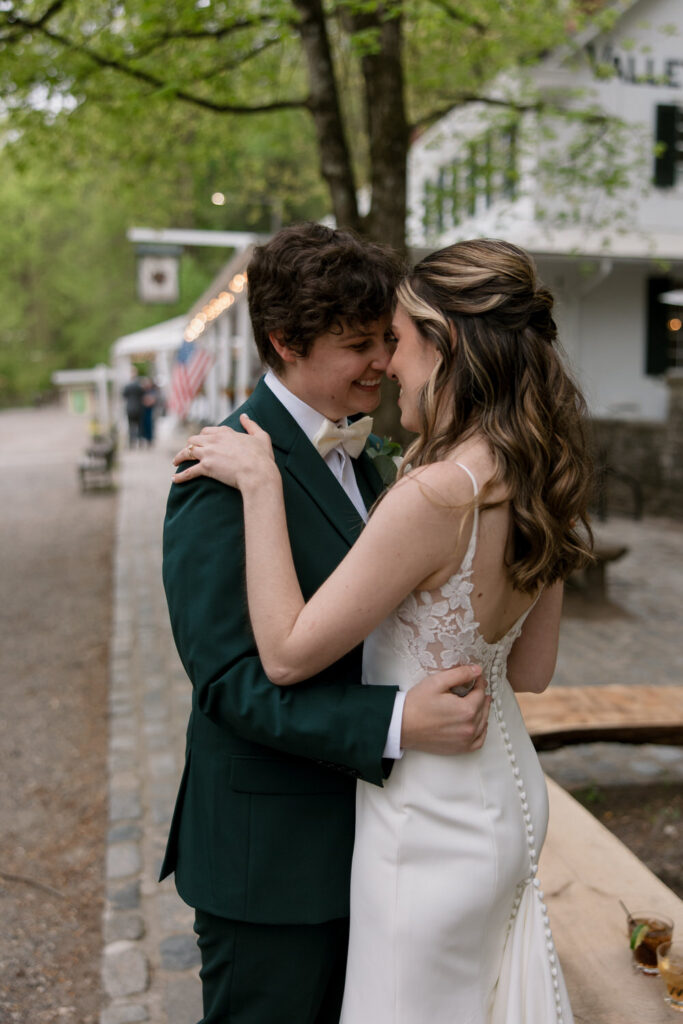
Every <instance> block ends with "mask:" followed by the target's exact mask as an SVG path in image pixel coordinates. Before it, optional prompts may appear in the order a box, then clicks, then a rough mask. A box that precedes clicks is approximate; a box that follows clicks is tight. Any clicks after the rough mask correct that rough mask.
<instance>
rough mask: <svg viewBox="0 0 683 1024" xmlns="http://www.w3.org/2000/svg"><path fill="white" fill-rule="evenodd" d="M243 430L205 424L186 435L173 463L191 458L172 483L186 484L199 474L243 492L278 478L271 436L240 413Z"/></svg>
mask: <svg viewBox="0 0 683 1024" xmlns="http://www.w3.org/2000/svg"><path fill="white" fill-rule="evenodd" d="M240 423H241V425H242V427H243V428H244V431H245V432H244V433H243V434H242V433H240V432H239V431H237V430H233V429H232V428H231V427H225V426H219V427H204V428H203V430H202V431H201V433H199V434H195V435H193V436H192V437H189V438H188V440H187V443H186V444H185V445H184V447H183V448H181V449H180V451H179V452H177V453H176V455H175V457H174V459H173V465H174V466H179V465H180V464H181V463H183V462H187V461H189V460H194V461H193V464H192V465H191V466H188V468H187V469H184V470H181V471H180V472H177V473H175V474H174V476H173V478H172V479H173V483H176V484H180V483H186V482H187V481H188V480H193V479H195V478H196V477H198V476H208V477H211V478H212V479H214V480H218V481H219V482H220V483H223V484H226V485H227V486H229V487H237V488H238V489H239V490H240V491H242V492H244V491H245V490H247V489H254V488H258V487H261V486H263V485H265V484H267V483H268V482H269V481H273V480H275V478H277V480H278V481H279V479H280V477H279V472H278V470H277V466H276V465H275V460H274V458H273V447H272V444H271V441H270V435H269V434H267V433H266V431H265V430H262V429H261V427H259V425H258V423H256V422H254V420H252V419H250V418H249V416H247V414H246V413H242V415H241V416H240Z"/></svg>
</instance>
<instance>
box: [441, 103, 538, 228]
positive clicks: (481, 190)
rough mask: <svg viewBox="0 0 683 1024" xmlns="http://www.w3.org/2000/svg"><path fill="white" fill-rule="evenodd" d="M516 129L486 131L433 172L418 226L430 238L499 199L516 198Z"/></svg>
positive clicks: (508, 126) (511, 125)
mask: <svg viewBox="0 0 683 1024" xmlns="http://www.w3.org/2000/svg"><path fill="white" fill-rule="evenodd" d="M517 157H518V154H517V125H516V124H515V123H508V124H507V125H506V126H505V127H504V128H502V129H500V128H496V129H490V130H489V131H487V132H486V133H485V134H484V135H481V136H479V137H478V138H476V139H471V140H470V141H469V142H467V143H465V144H463V146H462V151H461V155H460V156H459V157H458V159H456V160H453V161H452V162H451V163H449V164H444V165H443V166H441V167H439V168H438V169H437V170H436V177H435V178H434V179H432V180H431V181H426V182H425V184H424V192H423V214H422V223H423V225H424V228H425V230H426V231H427V232H428V233H430V234H435V233H436V234H441V233H442V232H443V231H445V230H447V229H448V228H451V227H455V226H456V225H457V224H459V223H460V222H461V221H462V219H463V218H464V217H474V216H476V215H477V214H478V213H482V212H483V211H484V210H485V209H488V208H489V207H490V206H492V205H493V204H494V203H495V202H497V201H498V200H500V199H508V200H510V199H516V198H517V195H518V190H517V182H518V170H517V162H518V159H517Z"/></svg>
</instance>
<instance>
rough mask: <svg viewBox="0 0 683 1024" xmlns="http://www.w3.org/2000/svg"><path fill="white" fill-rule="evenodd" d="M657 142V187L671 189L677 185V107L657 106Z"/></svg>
mask: <svg viewBox="0 0 683 1024" xmlns="http://www.w3.org/2000/svg"><path fill="white" fill-rule="evenodd" d="M655 142H656V149H655V185H656V186H657V188H671V187H672V186H673V185H675V184H676V149H677V143H678V108H677V107H674V106H671V105H664V104H658V105H657V116H656V130H655Z"/></svg>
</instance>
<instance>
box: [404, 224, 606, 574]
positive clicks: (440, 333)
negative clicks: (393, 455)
mask: <svg viewBox="0 0 683 1024" xmlns="http://www.w3.org/2000/svg"><path fill="white" fill-rule="evenodd" d="M397 301H398V302H399V303H400V304H401V306H402V307H403V309H404V310H405V311H406V313H407V314H408V315H409V316H410V318H411V320H412V321H413V323H414V324H415V326H416V328H417V330H418V332H419V333H420V334H421V336H422V337H423V338H425V339H426V340H427V341H428V342H431V343H432V344H433V345H435V346H436V350H437V353H438V357H439V358H438V360H437V365H436V367H435V369H434V371H433V373H432V375H431V377H430V379H429V380H428V381H427V383H426V384H425V385H424V387H423V389H422V392H421V395H420V401H419V411H420V419H421V429H420V433H419V435H418V437H417V439H416V440H415V441H414V442H413V443H412V444H411V446H410V447H409V448H408V450H407V452H406V456H405V460H404V463H403V466H402V470H401V473H400V474H399V475H402V473H404V472H405V471H406V469H407V467H408V466H410V467H412V468H415V467H417V466H424V465H427V464H428V463H432V462H437V461H439V460H441V459H444V458H445V457H446V456H447V455H448V454H449V452H451V451H452V450H453V448H455V447H456V445H460V444H462V442H463V441H464V440H466V439H467V438H469V437H471V436H472V435H474V434H475V433H476V434H479V435H483V436H484V438H485V439H486V441H487V442H488V445H489V447H490V450H491V452H492V453H493V457H494V459H495V466H496V468H495V473H494V476H493V478H492V479H491V480H490V481H489V482H488V484H487V485H486V487H484V488H483V489H482V491H481V493H480V495H479V497H478V498H477V499H476V500H475V502H474V503H473V504H475V503H476V504H478V505H479V507H480V509H486V508H492V507H495V506H496V505H499V504H501V502H492V501H488V502H487V500H486V499H487V495H489V494H490V493H491V492H492V491H493V489H494V488H495V487H496V486H497V485H499V484H502V485H503V486H504V487H505V490H506V494H507V499H506V500H509V502H510V511H511V541H512V543H511V546H510V548H511V552H512V553H511V556H510V560H509V563H508V570H509V573H510V577H511V579H512V582H513V585H514V586H515V587H516V588H517V589H519V590H522V591H524V592H528V593H532V592H533V591H535V590H536V589H537V587H538V586H539V585H540V584H546V585H548V584H551V583H553V582H555V581H556V580H559V579H566V578H567V576H569V574H570V573H571V572H572V570H574V569H576V568H578V567H580V566H581V565H583V564H585V563H586V562H587V561H588V560H590V558H591V547H592V535H591V531H590V526H589V525H588V522H587V504H588V499H589V496H590V493H591V476H592V473H591V461H590V457H589V454H588V451H587V445H586V439H585V434H584V427H583V423H584V418H585V414H586V407H585V403H584V400H583V397H582V395H581V393H580V391H579V389H578V387H577V385H576V384H575V383H574V381H573V380H572V378H571V376H570V374H569V372H568V371H567V369H566V367H565V366H564V363H563V358H562V355H561V353H560V350H559V347H558V344H557V328H556V326H555V321H554V320H553V317H552V307H553V298H552V295H551V294H550V292H549V291H548V289H547V288H545V287H544V286H543V285H542V284H541V283H540V282H539V281H538V278H537V274H536V267H535V265H534V263H533V260H532V259H531V257H530V256H529V255H528V254H527V253H526V252H524V251H523V250H522V249H519V248H518V247H517V246H515V245H511V244H510V243H508V242H501V241H496V240H492V239H478V240H475V241H468V242H458V243H457V244H455V245H451V246H448V247H447V248H445V249H441V250H439V251H438V252H434V253H431V254H430V255H429V256H427V257H426V258H425V259H423V260H422V261H421V262H420V263H418V264H417V266H416V267H415V268H414V269H413V270H412V271H411V273H409V274H408V276H407V277H406V278H405V279H404V280H403V281H402V282H401V284H400V285H399V288H398V291H397Z"/></svg>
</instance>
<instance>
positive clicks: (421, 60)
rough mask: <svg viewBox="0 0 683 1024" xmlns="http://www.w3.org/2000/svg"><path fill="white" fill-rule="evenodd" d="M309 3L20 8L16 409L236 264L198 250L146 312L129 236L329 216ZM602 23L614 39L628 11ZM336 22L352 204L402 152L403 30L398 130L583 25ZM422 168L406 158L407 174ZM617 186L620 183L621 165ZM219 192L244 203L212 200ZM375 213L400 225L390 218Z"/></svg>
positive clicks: (355, 13)
mask: <svg viewBox="0 0 683 1024" xmlns="http://www.w3.org/2000/svg"><path fill="white" fill-rule="evenodd" d="M306 6H307V4H306V0H296V2H295V0H259V2H258V3H254V0H211V2H207V3H205V4H201V5H200V4H198V3H194V2H190V3H187V4H172V5H169V4H168V3H167V0H134V2H133V0H123V2H121V0H116V2H114V0H68V2H66V0H0V94H1V95H2V96H3V104H4V106H3V108H2V111H3V112H4V121H5V128H6V131H5V146H4V149H2V150H0V175H1V179H0V200H2V202H3V209H4V210H8V211H9V214H8V217H7V230H6V231H5V232H4V233H3V236H2V237H0V251H1V254H2V256H3V257H4V258H5V266H8V265H11V266H12V270H11V271H10V272H8V273H7V274H6V275H5V279H4V280H3V281H2V282H1V283H0V298H1V299H2V301H3V306H4V311H5V316H4V318H3V326H2V327H0V401H7V400H10V399H11V400H15V399H16V398H17V396H20V395H21V394H28V393H29V392H30V391H31V390H35V389H39V388H41V387H44V386H46V383H47V382H48V381H49V375H50V372H51V371H52V370H53V369H55V368H57V367H64V366H77V365H80V366H82V365H92V364H93V363H94V362H96V361H98V360H99V359H101V358H105V357H106V354H107V351H108V347H109V346H110V344H111V343H112V341H113V340H115V338H116V337H117V336H118V335H120V334H122V333H127V332H129V331H131V330H134V329H136V328H138V327H142V326H145V325H147V324H148V323H150V322H153V321H155V320H159V319H163V318H165V317H167V316H171V315H173V314H174V313H175V312H180V311H182V310H184V309H186V308H187V306H188V305H189V304H190V303H191V302H192V300H193V299H194V297H195V296H196V295H197V294H198V293H199V292H201V291H202V290H203V288H204V286H205V284H206V282H207V281H208V280H209V279H210V277H211V275H212V274H213V272H214V270H215V269H216V268H217V266H218V264H219V263H220V262H221V261H222V260H224V258H225V256H226V253H225V252H220V251H219V252H217V253H216V252H211V251H207V250H197V251H194V252H193V253H192V255H191V256H190V255H188V254H186V255H185V256H184V257H183V261H182V278H181V285H182V289H183V295H182V301H181V303H179V305H178V306H177V307H176V308H174V309H170V308H168V307H163V308H160V309H157V308H149V307H141V306H140V305H139V304H138V303H137V300H136V299H135V295H134V291H133V289H134V256H133V253H132V251H131V246H130V245H129V243H128V242H127V241H126V239H125V231H126V228H128V227H130V226H132V225H134V224H135V225H141V226H149V227H169V226H173V227H197V228H214V229H228V228H236V229H237V228H242V229H244V228H248V229H253V230H262V231H266V230H269V229H270V228H272V227H275V226H277V225H278V224H279V223H280V222H284V223H287V222H291V221H294V220H300V219H302V218H307V217H312V218H319V217H321V216H323V215H324V214H325V213H327V212H329V209H330V200H329V198H328V195H327V191H326V188H325V187H324V186H323V183H322V180H321V174H320V170H319V168H320V162H321V161H320V153H319V151H318V145H319V143H318V141H317V140H316V136H315V134H314V125H313V121H312V119H311V117H310V114H311V110H310V105H309V93H310V91H311V89H310V85H311V83H310V80H309V73H310V72H309V63H308V62H307V60H306V59H305V56H306V55H305V52H304V48H303V47H302V39H301V35H300V33H299V31H298V29H299V19H300V17H301V11H302V10H303V9H304V8H305V7H306ZM312 12H313V6H312V5H310V6H309V14H311V13H312ZM599 17H600V18H601V19H602V21H601V24H602V25H603V27H604V28H608V27H609V26H610V24H611V19H613V18H614V13H613V12H602V13H601V14H600V15H599ZM325 18H326V22H325V27H326V31H327V34H328V38H329V43H330V46H331V50H332V56H333V63H334V70H335V75H336V81H335V83H333V85H336V91H337V99H338V101H339V104H340V107H341V109H342V112H343V118H344V133H345V135H346V140H347V142H348V147H349V149H350V163H351V166H352V168H353V181H351V182H350V183H349V185H350V189H349V190H350V192H351V194H352V195H353V193H354V192H356V191H358V190H359V189H361V188H362V187H363V186H365V185H367V183H368V182H369V181H370V180H371V179H372V174H371V171H372V168H373V161H375V162H376V161H377V160H378V159H379V157H378V154H380V153H384V152H385V151H386V147H383V146H382V144H381V142H382V139H381V134H380V135H376V136H375V138H374V139H372V140H371V137H370V135H369V122H370V120H372V119H371V118H369V117H368V113H369V110H368V106H369V103H370V100H369V99H368V96H367V95H366V92H365V89H366V84H367V79H366V73H367V68H368V64H369V63H372V61H371V60H370V61H369V60H368V58H373V57H374V56H376V55H380V57H381V55H382V54H383V52H384V51H383V49H382V47H383V46H384V45H385V36H386V35H387V34H391V33H390V32H389V30H390V29H391V30H395V29H396V28H397V26H400V27H401V29H402V40H403V57H402V60H403V63H402V67H401V70H402V79H401V78H399V79H398V81H402V84H403V86H404V88H402V89H397V90H396V91H397V93H398V95H394V96H386V95H383V96H380V97H376V96H375V97H374V99H373V113H377V110H378V109H379V110H381V118H384V119H385V122H390V121H391V118H392V103H395V102H396V100H397V99H398V98H399V96H400V95H403V94H405V99H406V103H407V108H408V119H409V121H410V122H411V125H412V127H413V131H416V130H419V128H420V127H422V126H423V125H426V124H429V123H431V122H432V121H433V120H434V119H435V117H436V116H438V115H439V114H440V113H442V112H444V111H445V110H448V109H450V108H452V107H453V106H457V105H458V104H462V103H466V102H468V101H469V100H470V99H472V98H473V97H476V96H477V95H481V93H482V92H483V91H485V90H486V89H487V87H488V85H489V83H490V82H491V81H492V80H493V79H494V78H495V77H496V76H497V75H499V74H500V73H501V72H505V71H508V70H509V71H510V72H512V73H513V74H514V75H515V76H518V74H519V71H520V69H524V68H526V67H530V66H531V65H533V64H534V63H535V62H537V61H538V60H539V58H540V57H541V56H542V55H543V54H545V53H547V52H548V51H549V50H550V49H551V48H553V47H554V46H556V45H558V44H560V43H563V42H565V41H566V36H567V31H568V26H571V28H572V30H575V29H577V28H579V27H580V26H581V23H582V15H581V12H580V9H579V10H577V9H576V7H575V5H574V3H573V2H572V0H569V2H568V0H505V2H504V3H501V2H500V0H476V2H475V0H339V2H338V3H334V4H333V3H332V2H331V0H329V2H328V3H327V4H326V5H325ZM611 73H613V69H612V70H611ZM393 81H394V84H395V82H396V81H397V80H396V79H394V80H393ZM542 130H543V131H547V133H548V134H550V132H551V128H550V127H549V122H548V126H547V127H546V126H542ZM406 150H407V138H406ZM406 156H407V151H406V152H403V153H400V152H398V151H395V150H392V151H391V160H392V161H394V165H395V166H401V167H403V166H404V165H405V157H406ZM578 162H579V163H580V160H579V161H578ZM376 166H377V165H376V163H375V170H376ZM582 167H583V169H582V171H581V174H585V173H587V172H586V171H585V166H583V165H582ZM375 177H376V178H377V175H375ZM579 177H580V179H581V180H585V178H581V175H580V176H579ZM605 181H606V184H607V187H609V188H610V189H616V188H617V187H618V185H619V180H618V173H617V171H616V170H615V171H614V172H613V173H612V177H611V178H610V177H609V174H608V169H607V164H606V163H605ZM508 184H510V185H511V186H512V185H514V184H515V183H514V182H513V181H510V182H508ZM562 187H564V181H563V183H562ZM400 188H401V185H400V182H399V184H398V185H397V188H396V189H395V190H394V191H400ZM386 191H389V190H386ZM213 192H222V193H224V194H225V195H226V197H227V202H226V204H225V205H224V206H220V207H217V206H212V204H211V202H210V196H211V194H212V193H213ZM374 202H375V199H374V197H373V203H374ZM373 218H374V221H373V222H374V223H375V224H381V223H382V220H381V216H380V211H378V210H377V211H376V210H375V209H373ZM389 223H393V222H391V221H389ZM384 224H385V225H386V224H387V220H386V219H385V221H384Z"/></svg>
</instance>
